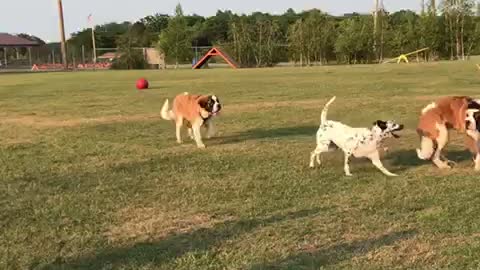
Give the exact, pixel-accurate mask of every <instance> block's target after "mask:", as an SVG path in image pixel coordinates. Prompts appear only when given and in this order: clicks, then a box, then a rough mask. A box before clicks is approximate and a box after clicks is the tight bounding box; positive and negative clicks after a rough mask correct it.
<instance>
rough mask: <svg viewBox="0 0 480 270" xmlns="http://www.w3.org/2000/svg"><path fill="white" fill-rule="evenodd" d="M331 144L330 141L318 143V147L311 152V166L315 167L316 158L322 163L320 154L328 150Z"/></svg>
mask: <svg viewBox="0 0 480 270" xmlns="http://www.w3.org/2000/svg"><path fill="white" fill-rule="evenodd" d="M329 145H330V142H329V141H328V142H320V143H317V147H316V148H315V150H313V151H312V153H311V154H310V168H314V167H315V160H316V161H317V163H318V165H321V161H320V154H321V153H324V152H328V150H329Z"/></svg>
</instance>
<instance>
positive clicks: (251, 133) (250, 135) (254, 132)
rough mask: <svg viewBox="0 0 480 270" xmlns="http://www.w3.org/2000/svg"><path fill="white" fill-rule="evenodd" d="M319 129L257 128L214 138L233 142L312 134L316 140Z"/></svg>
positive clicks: (315, 127) (226, 142) (299, 127)
mask: <svg viewBox="0 0 480 270" xmlns="http://www.w3.org/2000/svg"><path fill="white" fill-rule="evenodd" d="M317 129H318V126H295V127H282V128H272V129H264V128H256V129H250V130H247V131H244V132H240V133H237V134H234V135H231V136H225V137H218V138H213V139H212V140H213V141H215V144H231V143H238V142H243V141H250V140H261V139H275V138H285V137H296V136H311V137H312V141H314V139H315V133H316V132H317Z"/></svg>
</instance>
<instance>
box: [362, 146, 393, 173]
mask: <svg viewBox="0 0 480 270" xmlns="http://www.w3.org/2000/svg"><path fill="white" fill-rule="evenodd" d="M368 158H369V159H370V160H371V161H372V163H373V165H374V166H375V167H377V168H378V169H379V170H380V171H381V172H382V173H383V174H385V175H387V176H398V175H396V174H394V173H391V172H389V171H388V170H387V169H386V168H385V167H383V164H382V161H380V154H379V153H378V151H376V152H375V153H373V154H371V155H370V156H369V157H368Z"/></svg>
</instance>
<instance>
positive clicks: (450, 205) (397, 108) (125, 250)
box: [0, 62, 480, 270]
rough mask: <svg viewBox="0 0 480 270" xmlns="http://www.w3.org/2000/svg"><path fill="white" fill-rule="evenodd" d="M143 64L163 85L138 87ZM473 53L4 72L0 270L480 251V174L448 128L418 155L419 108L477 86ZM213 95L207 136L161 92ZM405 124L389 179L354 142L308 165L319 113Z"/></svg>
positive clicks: (0, 86)
mask: <svg viewBox="0 0 480 270" xmlns="http://www.w3.org/2000/svg"><path fill="white" fill-rule="evenodd" d="M140 76H146V77H147V78H148V79H149V80H150V83H151V86H152V88H151V89H150V90H147V91H144V92H138V91H136V90H135V89H134V82H135V79H136V78H138V77H140ZM479 76H480V74H479V73H478V71H477V70H476V68H475V66H474V63H473V62H467V63H434V64H419V65H417V64H410V65H381V66H357V67H322V68H303V69H302V68H297V69H294V68H277V69H251V70H237V71H234V70H223V69H216V70H199V71H190V70H183V71H165V72H164V71H162V72H160V71H142V72H140V71H135V72H120V71H118V72H85V73H49V74H16V75H15V74H9V75H0V234H1V235H0V269H251V270H258V269H320V268H322V269H338V268H355V269H385V268H386V269H391V268H454V269H460V268H478V267H480V255H479V254H480V218H479V217H480V188H479V181H480V180H479V177H478V174H477V173H475V172H473V170H472V168H473V164H472V162H471V160H470V156H469V154H468V153H466V152H465V151H464V150H463V148H462V140H463V139H462V137H461V135H459V134H456V133H455V132H452V142H451V143H450V145H449V147H448V149H447V150H448V156H449V157H450V158H451V159H453V160H455V161H457V162H458V165H457V166H456V167H455V168H454V169H452V170H451V171H439V170H437V169H435V168H434V167H433V166H432V165H431V164H430V163H428V162H421V161H419V160H418V159H417V158H416V155H415V153H414V148H415V147H416V146H417V145H418V138H417V135H416V134H415V131H414V130H415V125H416V117H417V114H418V112H419V110H420V109H421V108H422V107H423V106H425V105H426V104H428V103H429V102H430V101H432V100H433V99H435V98H436V97H438V96H442V95H450V94H468V95H478V89H479V87H480V79H479V78H480V77H479ZM184 91H189V92H196V93H216V94H217V95H219V97H220V99H221V101H222V102H223V103H224V111H223V113H222V114H221V116H220V117H219V118H218V120H217V122H216V123H217V128H218V134H217V137H216V138H213V139H210V140H205V144H206V145H207V149H205V150H199V149H196V147H195V145H194V143H193V142H192V141H189V140H185V141H186V142H185V143H184V144H183V145H177V144H176V142H175V135H174V125H173V123H169V122H166V121H164V120H161V119H160V117H159V111H160V107H161V105H162V103H163V101H164V99H165V98H171V97H173V96H174V95H175V94H177V93H180V92H184ZM332 95H336V96H337V101H336V102H335V103H334V104H333V105H332V106H331V108H330V111H329V118H330V119H336V120H341V121H342V122H345V123H348V124H351V125H354V126H370V125H371V123H372V122H373V121H375V120H377V119H394V120H396V121H398V122H401V123H403V124H405V125H406V127H407V128H406V130H404V131H403V132H401V135H402V137H401V138H400V139H398V140H390V141H388V142H387V145H388V146H389V151H388V152H387V153H385V155H384V158H383V160H384V164H385V166H386V167H387V168H388V169H390V170H391V171H392V172H395V173H398V174H400V177H397V178H387V177H385V176H383V175H382V174H381V173H380V172H379V171H378V170H376V169H375V168H374V167H373V166H372V165H371V164H370V163H369V162H368V161H364V160H353V161H352V167H351V168H352V173H353V174H354V176H353V177H351V178H348V177H344V176H343V163H342V162H343V158H342V153H341V152H336V153H328V154H326V155H324V156H323V160H324V163H323V166H322V167H321V168H318V167H317V168H316V169H313V170H312V169H309V168H308V161H309V154H310V151H311V150H312V149H313V148H314V147H315V132H316V129H317V127H318V124H319V118H320V111H321V109H322V107H323V105H324V103H325V102H326V101H327V99H328V98H330V97H331V96H332Z"/></svg>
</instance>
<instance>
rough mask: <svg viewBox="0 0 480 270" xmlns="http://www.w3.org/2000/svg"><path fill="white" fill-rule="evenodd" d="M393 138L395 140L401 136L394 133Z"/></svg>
mask: <svg viewBox="0 0 480 270" xmlns="http://www.w3.org/2000/svg"><path fill="white" fill-rule="evenodd" d="M392 136H393V137H394V138H395V139H398V138H400V136H398V135H397V134H395V133H393V132H392Z"/></svg>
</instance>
